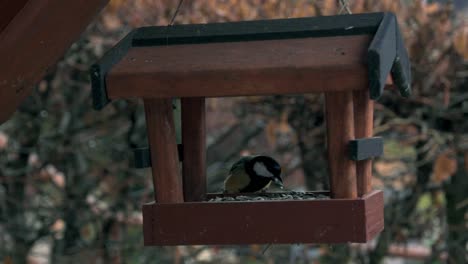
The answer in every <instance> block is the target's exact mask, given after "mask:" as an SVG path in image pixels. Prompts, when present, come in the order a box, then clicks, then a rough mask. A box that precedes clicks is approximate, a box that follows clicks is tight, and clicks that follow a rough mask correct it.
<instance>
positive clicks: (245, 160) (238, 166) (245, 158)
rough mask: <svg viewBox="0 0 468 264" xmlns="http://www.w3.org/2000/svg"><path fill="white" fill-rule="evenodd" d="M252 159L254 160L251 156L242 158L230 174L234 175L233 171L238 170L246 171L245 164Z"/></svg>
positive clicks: (233, 166) (234, 165)
mask: <svg viewBox="0 0 468 264" xmlns="http://www.w3.org/2000/svg"><path fill="white" fill-rule="evenodd" d="M251 159H252V157H250V156H246V157H242V158H241V159H239V160H238V161H237V162H236V163H234V164H232V167H231V169H230V170H229V173H232V172H233V171H235V170H238V169H242V170H244V165H245V163H246V162H248V161H249V160H251Z"/></svg>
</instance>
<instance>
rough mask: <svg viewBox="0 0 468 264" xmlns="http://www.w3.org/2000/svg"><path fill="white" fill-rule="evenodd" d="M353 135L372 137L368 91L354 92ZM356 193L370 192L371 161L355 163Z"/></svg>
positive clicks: (372, 103)
mask: <svg viewBox="0 0 468 264" xmlns="http://www.w3.org/2000/svg"><path fill="white" fill-rule="evenodd" d="M353 104H354V133H355V137H356V138H368V137H372V135H373V133H374V132H373V131H374V101H373V100H370V99H369V90H367V89H364V90H360V91H354V93H353ZM356 174H357V193H358V196H360V197H361V196H363V195H365V194H367V193H369V192H370V191H371V190H372V160H370V159H369V160H361V161H357V162H356Z"/></svg>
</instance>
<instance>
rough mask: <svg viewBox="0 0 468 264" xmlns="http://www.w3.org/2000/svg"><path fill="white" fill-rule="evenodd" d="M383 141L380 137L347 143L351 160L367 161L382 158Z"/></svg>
mask: <svg viewBox="0 0 468 264" xmlns="http://www.w3.org/2000/svg"><path fill="white" fill-rule="evenodd" d="M382 154H383V139H382V138H381V137H371V138H359V139H355V140H351V141H350V142H349V155H350V159H351V160H356V161H358V160H367V159H371V158H375V157H379V156H382Z"/></svg>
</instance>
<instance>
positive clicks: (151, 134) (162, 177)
mask: <svg viewBox="0 0 468 264" xmlns="http://www.w3.org/2000/svg"><path fill="white" fill-rule="evenodd" d="M144 104H145V114H146V129H147V131H148V142H149V146H150V151H151V164H152V172H153V183H154V192H155V199H156V201H157V202H158V203H180V202H183V201H184V198H183V190H182V177H181V175H180V168H179V156H178V153H177V142H176V136H175V126H174V116H173V113H172V100H171V99H148V100H145V101H144Z"/></svg>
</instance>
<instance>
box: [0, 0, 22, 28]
mask: <svg viewBox="0 0 468 264" xmlns="http://www.w3.org/2000/svg"><path fill="white" fill-rule="evenodd" d="M27 2H28V0H0V32H2V30H3V29H4V28H5V27H6V26H7V25H8V24H9V23H10V22H11V20H12V19H13V18H14V17H15V16H16V15H17V14H18V13H19V12H20V10H21V9H22V8H23V7H24V5H25V4H26V3H27Z"/></svg>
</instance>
